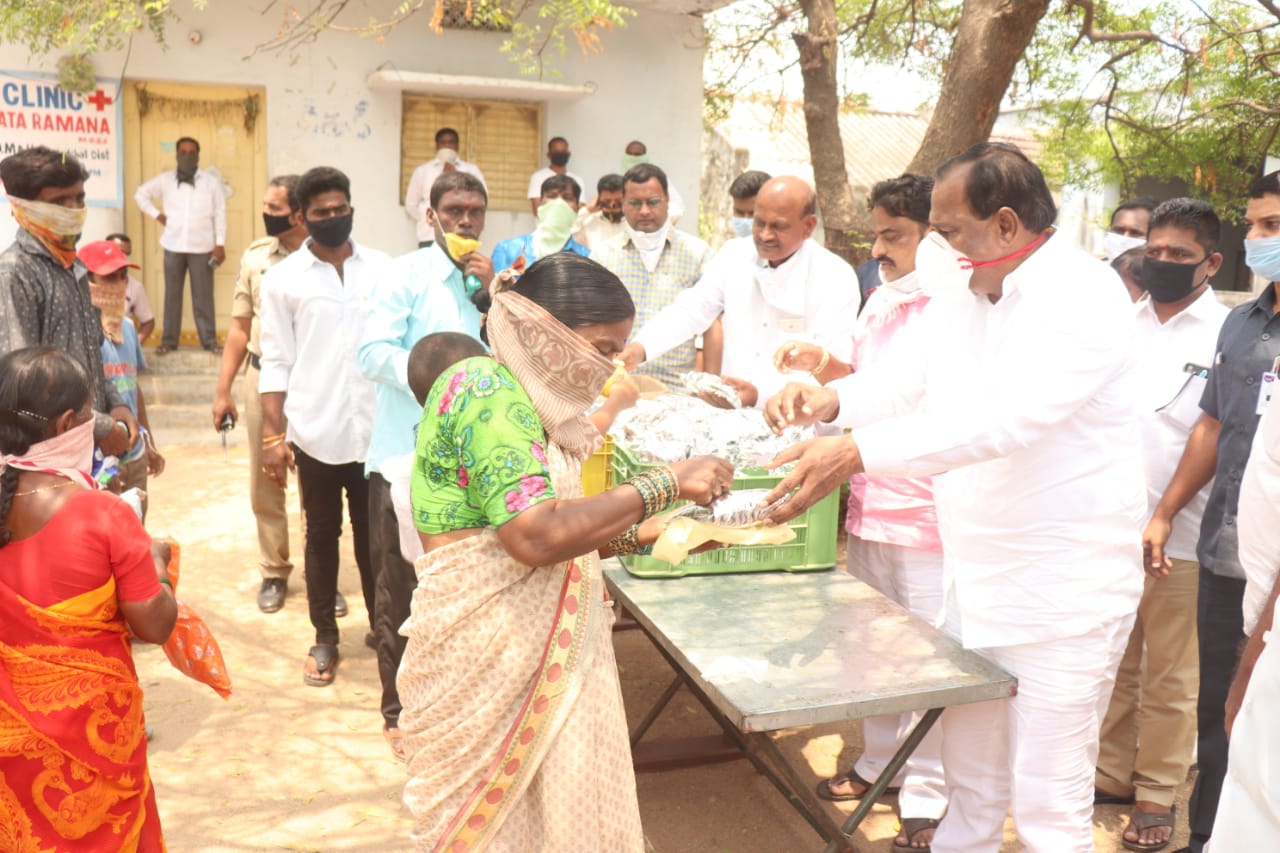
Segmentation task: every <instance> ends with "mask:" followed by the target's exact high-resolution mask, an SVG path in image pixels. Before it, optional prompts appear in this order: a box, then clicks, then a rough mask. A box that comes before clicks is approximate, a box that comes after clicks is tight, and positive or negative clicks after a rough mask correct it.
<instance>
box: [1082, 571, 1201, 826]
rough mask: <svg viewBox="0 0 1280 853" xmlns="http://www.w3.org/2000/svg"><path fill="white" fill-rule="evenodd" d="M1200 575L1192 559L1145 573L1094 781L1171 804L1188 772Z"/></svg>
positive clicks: (1193, 737) (1109, 789) (1196, 685)
mask: <svg viewBox="0 0 1280 853" xmlns="http://www.w3.org/2000/svg"><path fill="white" fill-rule="evenodd" d="M1199 581H1200V566H1199V564H1197V563H1195V562H1192V561H1190V560H1174V561H1173V568H1172V569H1170V570H1169V575H1168V576H1167V577H1164V578H1160V579H1159V580H1157V579H1155V578H1152V577H1151V576H1147V579H1146V585H1145V587H1144V588H1143V590H1142V600H1141V601H1140V602H1139V604H1138V618H1137V619H1136V620H1135V621H1134V623H1133V633H1132V634H1130V635H1129V645H1128V646H1127V647H1126V648H1125V652H1124V657H1123V658H1122V659H1121V661H1120V671H1119V672H1118V673H1116V686H1115V690H1114V692H1113V693H1112V695H1111V705H1110V706H1109V707H1108V709H1107V716H1106V717H1105V718H1104V720H1103V723H1102V743H1101V748H1100V750H1099V754H1098V772H1097V774H1096V777H1095V785H1096V787H1097V788H1098V790H1099V791H1102V792H1103V793H1106V794H1111V795H1113V796H1120V797H1126V796H1128V795H1130V794H1133V795H1134V797H1136V798H1137V799H1139V800H1145V801H1147V802H1151V803H1155V804H1156V805H1160V806H1171V805H1173V801H1174V795H1175V793H1176V791H1177V788H1178V786H1179V785H1181V784H1182V783H1183V782H1185V781H1186V779H1187V770H1188V769H1189V768H1190V766H1191V753H1192V748H1193V746H1194V745H1195V740H1196V695H1197V691H1198V690H1199V685H1200V657H1199V652H1198V651H1197V637H1196V597H1197V589H1198V587H1199ZM1144 653H1145V662H1144Z"/></svg>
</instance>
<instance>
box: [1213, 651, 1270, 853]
mask: <svg viewBox="0 0 1280 853" xmlns="http://www.w3.org/2000/svg"><path fill="white" fill-rule="evenodd" d="M1273 630H1274V629H1273ZM1277 642H1278V640H1277V637H1276V636H1275V635H1274V634H1273V635H1272V638H1271V642H1269V643H1268V644H1267V646H1266V648H1264V649H1263V650H1262V654H1261V655H1259V657H1258V662H1257V663H1256V664H1254V667H1253V675H1252V676H1251V677H1250V679H1249V689H1248V690H1247V691H1246V692H1245V694H1244V702H1243V703H1242V704H1241V706H1240V713H1239V715H1237V716H1236V722H1235V725H1234V726H1233V727H1232V729H1231V751H1230V754H1229V758H1228V759H1227V778H1226V779H1225V780H1224V781H1223V784H1222V796H1221V797H1220V798H1219V799H1218V816H1217V818H1216V819H1215V820H1214V822H1213V838H1211V839H1210V840H1209V844H1208V846H1206V847H1205V853H1232V851H1236V850H1259V849H1262V848H1265V847H1266V846H1267V845H1268V843H1270V841H1274V839H1275V838H1277V837H1280V729H1277V728H1276V723H1275V720H1276V717H1275V714H1276V709H1277V708H1280V648H1276V644H1277Z"/></svg>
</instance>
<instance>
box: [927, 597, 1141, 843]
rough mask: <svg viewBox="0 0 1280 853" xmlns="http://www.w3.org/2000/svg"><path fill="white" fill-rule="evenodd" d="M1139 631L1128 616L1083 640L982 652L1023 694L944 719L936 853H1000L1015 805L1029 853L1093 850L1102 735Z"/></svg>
mask: <svg viewBox="0 0 1280 853" xmlns="http://www.w3.org/2000/svg"><path fill="white" fill-rule="evenodd" d="M947 627H948V631H949V632H950V633H952V634H953V635H958V632H956V631H952V630H951V629H952V627H953V626H952V625H950V624H948V626H947ZM1132 628H1133V615H1132V614H1130V615H1127V616H1123V617H1120V618H1117V619H1113V620H1111V621H1110V622H1107V623H1105V624H1103V625H1102V626H1100V627H1098V628H1095V629H1094V630H1093V631H1090V632H1089V633H1087V634H1084V635H1081V636H1077V637H1067V638H1064V639H1057V640H1048V641H1045V642H1039V643H1027V644H1025V645H1018V646H1003V647H999V648H992V649H983V650H981V652H982V654H984V655H986V656H987V657H989V658H990V659H991V660H992V661H994V662H995V663H997V664H998V665H1000V666H1001V667H1003V668H1004V669H1006V670H1008V671H1009V672H1010V673H1012V674H1013V675H1014V676H1016V677H1017V679H1018V694H1017V695H1016V696H1014V697H1013V698H1011V699H1002V700H996V701H990V702H977V703H974V704H970V705H956V706H953V707H951V708H948V709H947V710H946V711H944V712H943V714H942V719H941V726H942V764H943V768H944V770H945V773H946V782H947V794H948V797H949V799H950V808H949V810H948V811H947V815H946V817H945V818H944V819H943V821H942V825H941V827H939V829H938V831H937V833H936V834H935V835H934V838H933V845H932V849H933V851H934V853H997V851H999V849H1000V845H1001V842H1002V840H1003V835H1004V818H1005V814H1006V813H1007V812H1008V811H1009V809H1010V808H1012V810H1013V820H1014V824H1015V825H1016V827H1017V831H1018V838H1019V839H1020V840H1021V841H1022V842H1023V844H1024V845H1025V849H1026V851H1027V853H1092V851H1093V849H1094V845H1093V777H1094V768H1095V766H1096V765H1097V761H1098V732H1099V729H1100V727H1101V725H1102V718H1103V716H1104V715H1105V714H1106V711H1107V705H1108V703H1109V702H1110V700H1111V688H1112V686H1113V684H1114V683H1115V675H1116V668H1117V667H1118V666H1119V664H1120V657H1121V655H1122V654H1123V653H1124V649H1125V644H1126V642H1127V641H1128V638H1129V632H1130V630H1131V629H1132Z"/></svg>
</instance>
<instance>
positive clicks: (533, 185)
mask: <svg viewBox="0 0 1280 853" xmlns="http://www.w3.org/2000/svg"><path fill="white" fill-rule="evenodd" d="M569 156H570V151H569V140H567V139H565V138H564V137H563V136H553V137H551V139H550V141H548V142H547V160H548V161H550V163H551V165H550V166H546V167H544V168H541V169H539V170H538V171H536V172H534V173H533V175H532V176H530V178H529V193H528V198H529V210H531V211H533V215H534V216H537V215H538V199H540V198H542V182H543V181H545V180H546V179H547V178H550V177H552V176H554V175H568V176H569V177H571V178H573V179H574V180H575V181H577V182H578V186H580V187H585V186H586V185H587V184H586V182H585V181H583V180H582V178H579V177H578V176H577V175H575V174H574V173H573V172H570V171H569V170H568V169H567V168H565V167H566V166H568V165H569Z"/></svg>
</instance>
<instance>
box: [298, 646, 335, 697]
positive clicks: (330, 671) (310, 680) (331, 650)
mask: <svg viewBox="0 0 1280 853" xmlns="http://www.w3.org/2000/svg"><path fill="white" fill-rule="evenodd" d="M307 657H309V658H311V659H313V660H314V661H315V662H316V674H315V675H311V674H309V673H308V672H307V668H306V664H303V667H302V680H303V681H305V682H306V683H307V684H310V685H311V686H312V687H328V686H329V685H330V684H333V677H334V674H335V670H337V668H338V647H337V646H334V645H329V644H328V643H321V644H318V645H314V646H312V647H311V650H310V651H308V652H307ZM326 675H327V676H328V677H327V678H326V677H325V676H326Z"/></svg>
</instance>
